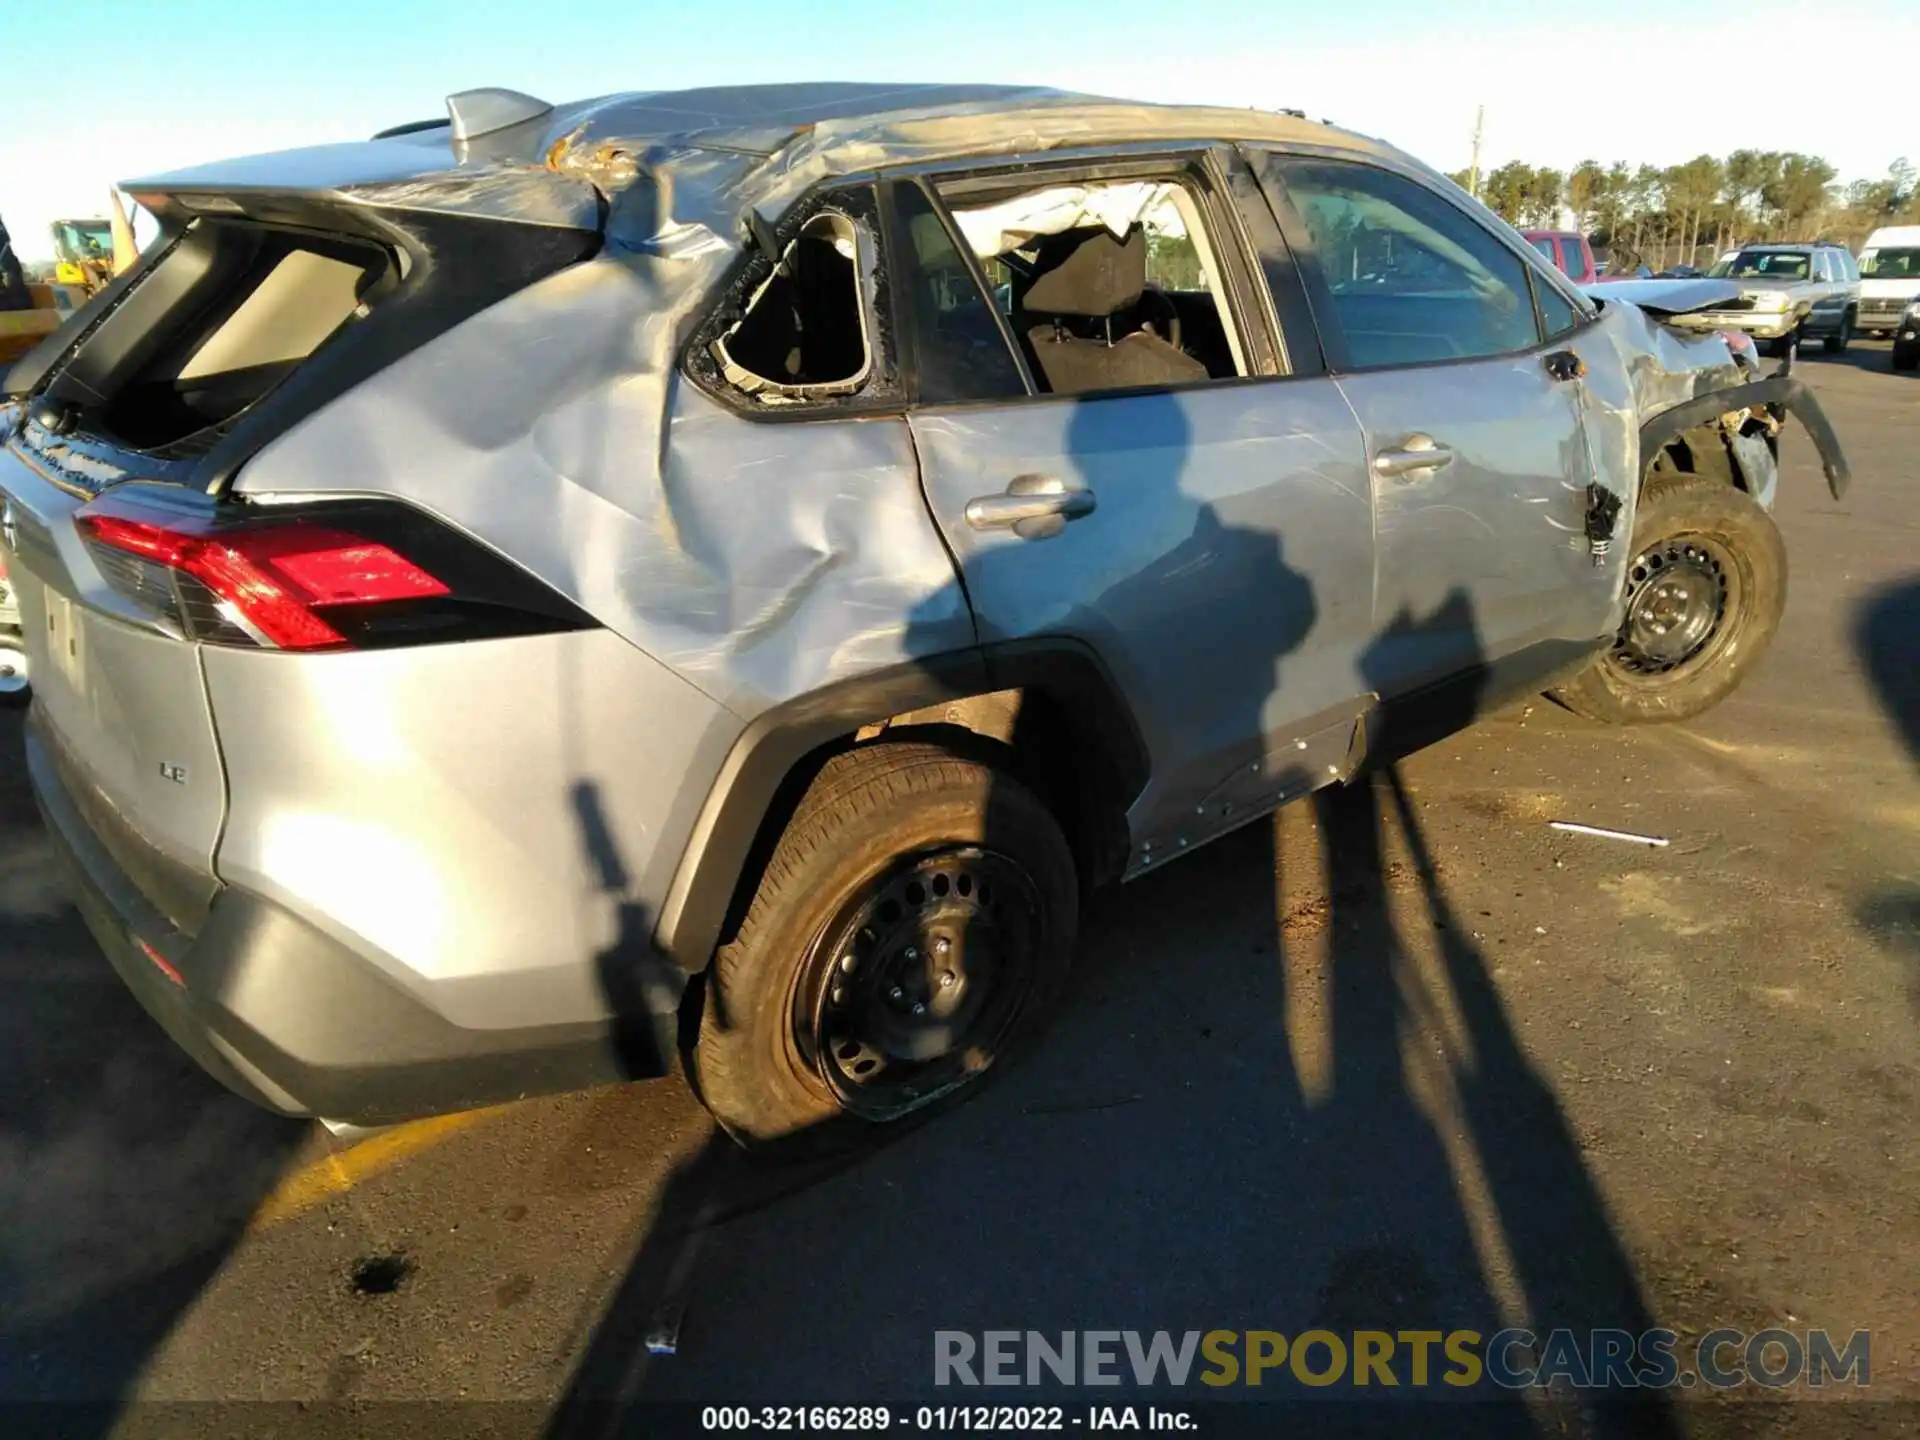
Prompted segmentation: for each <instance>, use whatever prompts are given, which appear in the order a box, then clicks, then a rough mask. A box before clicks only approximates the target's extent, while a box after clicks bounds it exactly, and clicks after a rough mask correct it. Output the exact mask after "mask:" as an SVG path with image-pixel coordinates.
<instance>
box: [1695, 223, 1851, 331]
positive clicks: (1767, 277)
mask: <svg viewBox="0 0 1920 1440" xmlns="http://www.w3.org/2000/svg"><path fill="white" fill-rule="evenodd" d="M1707 273H1708V275H1709V276H1713V277H1716V278H1721V279H1727V280H1733V281H1737V282H1738V283H1739V285H1740V295H1739V298H1738V299H1735V300H1732V301H1729V302H1728V303H1726V304H1724V305H1715V306H1712V307H1711V308H1709V309H1706V310H1702V311H1699V312H1697V313H1695V314H1691V315H1686V316H1681V317H1678V318H1677V319H1676V321H1675V323H1676V324H1679V325H1682V326H1685V327H1687V328H1690V329H1699V330H1744V331H1745V332H1746V333H1747V334H1749V335H1751V336H1753V337H1754V338H1755V339H1758V340H1766V341H1771V342H1772V345H1773V348H1774V351H1775V352H1776V353H1777V354H1782V355H1784V354H1786V353H1787V352H1788V351H1789V350H1791V349H1792V348H1794V347H1795V346H1796V345H1798V344H1799V343H1800V342H1801V341H1803V340H1811V339H1818V340H1820V341H1821V343H1822V347H1823V348H1824V349H1825V350H1826V352H1827V354H1829V355H1839V354H1843V353H1845V351H1846V348H1847V343H1848V342H1849V341H1850V340H1852V338H1853V331H1854V326H1855V324H1856V323H1857V321H1858V316H1859V308H1860V269H1859V266H1858V265H1856V264H1855V263H1854V259H1853V256H1852V255H1851V254H1850V253H1849V252H1848V251H1847V249H1846V247H1845V246H1843V245H1834V244H1830V243H1828V242H1826V241H1819V242H1817V243H1814V244H1810V245H1785V244H1783V245H1773V244H1767V245H1746V246H1742V247H1741V248H1740V249H1739V250H1737V251H1736V252H1734V253H1733V254H1732V255H1728V256H1725V257H1723V258H1722V259H1721V260H1719V261H1718V262H1717V263H1716V264H1715V265H1714V267H1713V268H1712V269H1711V270H1709V271H1708V272H1707Z"/></svg>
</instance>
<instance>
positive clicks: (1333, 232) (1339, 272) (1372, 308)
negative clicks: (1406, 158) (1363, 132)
mask: <svg viewBox="0 0 1920 1440" xmlns="http://www.w3.org/2000/svg"><path fill="white" fill-rule="evenodd" d="M1278 168H1279V171H1280V174H1281V176H1282V178H1283V179H1284V181H1285V184H1286V188H1287V193H1288V195H1289V197H1290V198H1291V199H1292V201H1293V204H1294V206H1295V208H1296V209H1298V210H1299V212H1300V214H1301V216H1302V218H1303V219H1304V220H1305V221H1306V226H1307V231H1308V233H1309V235H1310V236H1311V237H1312V240H1313V245H1314V249H1315V251H1316V252H1317V253H1318V257H1319V261H1320V273H1321V277H1322V279H1323V281H1324V282H1325V285H1326V288H1327V289H1328V290H1329V291H1330V292H1331V295H1330V299H1331V302H1332V306H1331V308H1332V311H1333V314H1334V316H1335V318H1336V319H1337V320H1338V322H1339V328H1340V330H1341V331H1342V332H1343V335H1344V339H1345V342H1346V352H1347V363H1348V367H1349V368H1350V369H1354V370H1374V369H1380V368H1382V367H1384V366H1390V365H1422V364H1431V363H1432V362H1434V361H1438V360H1460V359H1467V358H1470V357H1473V356H1479V355H1500V354H1505V353H1507V352H1509V351H1514V350H1524V349H1527V348H1528V347H1529V346H1532V345H1534V344H1537V343H1538V342H1539V339H1540V334H1539V330H1538V329H1537V327H1536V324H1535V320H1534V313H1533V295H1532V290H1531V287H1530V286H1529V285H1528V283H1527V271H1526V266H1525V265H1524V264H1523V263H1522V262H1521V260H1520V259H1519V257H1518V256H1516V255H1514V254H1513V252H1511V251H1510V250H1508V249H1507V247H1506V246H1505V245H1503V244H1501V242H1500V241H1499V240H1497V239H1496V238H1495V237H1494V236H1493V234H1492V233H1491V232H1489V231H1488V230H1487V229H1485V228H1484V227H1483V226H1482V225H1480V224H1479V223H1478V222H1477V221H1475V220H1473V219H1471V218H1469V217H1468V216H1467V215H1466V214H1465V213H1463V212H1462V211H1460V210H1457V209H1455V208H1454V207H1453V206H1452V205H1451V204H1449V203H1448V202H1447V201H1446V200H1444V199H1442V198H1441V197H1440V196H1439V195H1437V194H1435V193H1434V192H1432V191H1430V190H1428V189H1427V188H1426V187H1425V186H1423V185H1419V184H1417V183H1415V182H1414V181H1412V180H1409V179H1406V178H1405V177H1403V176H1400V175H1395V174H1392V173H1391V172H1389V171H1386V170H1376V169H1374V168H1373V167H1371V166H1368V165H1355V164H1350V163H1348V162H1345V161H1337V160H1317V159H1316V160H1308V159H1287V158H1280V159H1279V165H1278Z"/></svg>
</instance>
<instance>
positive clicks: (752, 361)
mask: <svg viewBox="0 0 1920 1440" xmlns="http://www.w3.org/2000/svg"><path fill="white" fill-rule="evenodd" d="M875 213H876V211H875V202H874V197H873V193H872V191H871V189H869V188H868V187H866V186H858V187H854V188H852V189H849V190H841V191H835V192H831V193H829V194H827V195H823V196H819V197H816V198H815V199H813V200H812V201H809V202H802V204H801V206H799V207H797V209H796V210H795V211H794V212H792V213H790V214H789V215H788V216H786V217H785V218H784V219H783V220H782V221H781V223H780V226H779V228H778V230H777V231H776V232H773V233H772V235H771V236H770V240H771V243H770V244H768V245H765V246H764V248H763V243H762V242H759V241H756V242H751V243H749V245H748V257H749V258H748V261H747V263H746V265H745V266H744V267H743V268H742V270H740V271H739V272H736V274H735V276H734V278H733V279H732V280H731V281H730V282H729V284H728V287H727V292H726V294H725V296H724V297H723V299H722V300H721V303H720V305H719V306H718V308H717V309H716V311H715V312H714V314H713V315H712V316H710V317H709V318H708V320H707V323H706V324H705V325H703V326H702V327H701V331H700V334H699V335H698V336H697V337H696V338H695V341H694V344H693V347H692V348H691V350H689V352H688V355H687V369H688V371H689V373H691V374H692V375H693V377H694V378H695V379H696V380H698V381H700V382H701V383H702V384H703V385H705V386H706V388H708V389H709V390H712V391H714V392H715V393H717V394H719V395H721V396H722V397H723V398H729V399H732V400H734V401H736V402H740V403H745V404H747V405H750V406H752V407H754V408H794V407H802V406H805V407H824V406H831V407H833V408H836V409H838V408H843V407H847V406H861V407H864V406H867V405H869V404H871V403H874V402H885V403H891V402H893V401H895V400H897V399H898V394H897V386H896V385H895V382H894V379H893V373H892V367H891V364H890V362H889V354H890V343H889V327H888V324H887V322H886V319H885V316H886V313H887V312H886V281H885V278H884V274H883V271H882V266H881V263H880V259H881V257H880V247H879V245H878V243H877V239H876V232H877V227H876V224H875ZM768 250H771V251H772V252H773V253H772V254H771V255H770V254H769V253H767V252H768Z"/></svg>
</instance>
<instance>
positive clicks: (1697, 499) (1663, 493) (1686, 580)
mask: <svg viewBox="0 0 1920 1440" xmlns="http://www.w3.org/2000/svg"><path fill="white" fill-rule="evenodd" d="M1786 602H1787V552H1786V546H1785V544H1784V543H1782V541H1781V539H1780V531H1779V529H1778V528H1777V527H1776V526H1775V525H1774V523H1773V517H1772V516H1770V515H1769V514H1767V512H1766V511H1765V510H1763V509H1761V508H1760V506H1759V505H1758V504H1756V503H1755V502H1754V500H1753V499H1752V497H1751V496H1748V495H1746V494H1744V493H1742V492H1741V491H1739V490H1735V489H1734V488H1732V487H1731V486H1729V485H1727V484H1726V483H1725V482H1724V481H1720V480H1716V479H1712V478H1710V477H1707V476H1696V475H1684V476H1678V477H1674V478H1671V479H1668V478H1663V479H1659V480H1651V481H1649V482H1648V483H1647V486H1646V489H1645V490H1644V491H1643V492H1642V494H1641V499H1640V510H1639V514H1638V516H1637V517H1636V518H1635V520H1634V526H1633V559H1632V561H1631V562H1629V564H1628V566H1627V591H1626V614H1625V617H1624V618H1623V620H1622V621H1621V625H1620V630H1619V632H1618V633H1617V634H1616V635H1615V636H1614V640H1613V644H1612V645H1611V646H1610V647H1609V648H1608V649H1607V651H1606V653H1604V654H1603V655H1601V656H1600V657H1599V658H1598V659H1596V660H1595V661H1594V662H1593V664H1591V665H1590V666H1588V667H1587V669H1585V670H1583V671H1581V672H1580V674H1578V675H1576V676H1575V677H1574V678H1573V679H1572V680H1570V681H1569V682H1567V683H1566V684H1565V685H1563V686H1561V687H1559V688H1558V689H1556V690H1554V691H1553V692H1552V694H1553V696H1554V698H1555V699H1557V700H1559V701H1560V702H1561V703H1562V704H1563V705H1565V706H1566V707H1567V708H1568V709H1570V710H1574V711H1577V712H1578V713H1579V714H1582V715H1586V716H1588V717H1590V718H1592V719H1595V720H1605V721H1608V722H1610V723H1613V724H1636V723H1644V722H1648V721H1656V720H1685V719H1687V718H1689V717H1690V716H1694V715H1698V714H1700V713H1701V712H1702V711H1703V710H1707V709H1709V708H1711V707H1712V706H1714V705H1717V704H1718V703H1719V702H1720V701H1721V700H1723V699H1725V698H1726V696H1727V694H1728V693H1729V692H1730V691H1732V690H1733V688H1734V687H1735V686H1736V685H1738V684H1739V683H1740V682H1741V681H1742V680H1743V679H1745V678H1746V676H1747V673H1748V672H1749V671H1751V670H1752V669H1753V667H1754V666H1755V665H1756V664H1758V663H1759V660H1760V657H1761V656H1762V655H1763V654H1765V653H1766V649H1767V646H1768V644H1769V643H1770V642H1771V641H1772V639H1773V632H1774V631H1775V630H1776V629H1777V628H1779V624H1780V615H1781V612H1782V611H1783V610H1784V609H1785V608H1786Z"/></svg>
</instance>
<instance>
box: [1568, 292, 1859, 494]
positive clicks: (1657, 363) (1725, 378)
mask: <svg viewBox="0 0 1920 1440" xmlns="http://www.w3.org/2000/svg"><path fill="white" fill-rule="evenodd" d="M1584 288H1585V291H1586V293H1587V294H1588V295H1589V296H1591V297H1592V298H1593V299H1596V300H1599V301H1601V302H1602V303H1603V304H1605V305H1607V306H1610V307H1612V308H1613V309H1615V311H1616V312H1617V316H1618V319H1619V321H1620V323H1618V324H1616V325H1614V326H1610V327H1608V328H1609V330H1610V331H1611V332H1612V333H1613V334H1614V336H1615V337H1616V343H1619V344H1620V345H1621V346H1622V349H1623V351H1624V352H1625V353H1624V355H1623V358H1624V359H1625V361H1626V369H1627V374H1628V377H1629V385H1630V388H1631V391H1632V394H1631V397H1630V402H1631V411H1632V414H1633V418H1634V421H1635V422H1636V425H1637V428H1638V432H1639V434H1638V440H1639V444H1638V450H1639V458H1640V465H1639V473H1642V474H1649V473H1657V472H1661V471H1668V472H1678V473H1683V474H1697V473H1715V474H1721V475H1723V476H1724V478H1726V479H1727V480H1729V481H1731V482H1732V483H1734V484H1735V485H1737V486H1738V487H1739V488H1740V489H1742V490H1745V491H1746V492H1747V493H1748V494H1750V495H1752V496H1753V497H1754V499H1755V500H1757V501H1758V502H1759V503H1760V504H1761V505H1763V506H1765V507H1767V508H1771V507H1772V504H1773V497H1774V492H1775V489H1776V487H1777V483H1778V476H1779V453H1780V443H1779V437H1780V432H1781V430H1782V428H1783V427H1784V425H1785V422H1786V420H1787V417H1788V416H1789V415H1791V416H1793V417H1794V418H1795V419H1797V420H1799V422H1800V423H1801V424H1802V425H1803V426H1804V427H1805V428H1806V431H1807V433H1808V435H1810V436H1811V437H1812V439H1813V443H1814V448H1815V450H1816V451H1817V452H1818V453H1819V456H1820V465H1821V469H1822V470H1823V472H1824V473H1825V475H1826V478H1827V488H1828V490H1829V491H1830V492H1831V493H1832V495H1833V497H1834V498H1835V499H1836V500H1837V499H1839V498H1840V497H1841V496H1842V495H1844V494H1845V493H1846V489H1847V486H1848V484H1849V483H1850V481H1851V472H1850V470H1849V469H1848V466H1847V460H1846V456H1845V454H1844V452H1843V451H1842V450H1841V447H1840V441H1839V437H1838V436H1837V435H1836V434H1835V433H1834V430H1833V426H1832V424H1831V423H1830V422H1829V421H1828V420H1827V417H1826V414H1825V412H1823V411H1822V410H1821V408H1820V402H1819V400H1818V399H1817V398H1816V397H1815V395H1814V394H1813V392H1812V390H1810V389H1809V388H1808V387H1807V386H1806V385H1805V384H1804V383H1802V382H1801V381H1800V380H1799V379H1798V378H1796V377H1795V376H1794V375H1793V373H1792V364H1793V361H1792V357H1791V356H1789V357H1788V358H1787V359H1786V360H1784V361H1782V363H1781V365H1780V367H1779V369H1778V370H1776V371H1775V372H1774V373H1773V374H1771V375H1763V374H1762V373H1761V370H1760V362H1759V359H1758V355H1757V352H1756V350H1755V346H1754V342H1753V340H1752V338H1751V337H1749V336H1747V335H1744V334H1740V333H1739V332H1717V333H1710V334H1697V333H1682V332H1681V331H1680V330H1679V329H1676V328H1675V326H1674V323H1673V322H1674V320H1675V318H1676V317H1679V316H1685V315H1696V316H1697V315H1698V314H1699V313H1701V312H1704V311H1710V310H1712V309H1713V308H1714V307H1716V306H1718V305H1722V304H1724V303H1725V302H1726V301H1727V300H1728V299H1729V298H1730V297H1731V296H1732V295H1734V294H1737V293H1738V289H1739V287H1738V286H1736V285H1732V284H1730V283H1729V282H1727V281H1724V280H1675V281H1628V282H1623V283H1618V284H1612V285H1606V284H1602V285H1591V286H1587V287H1584Z"/></svg>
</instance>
